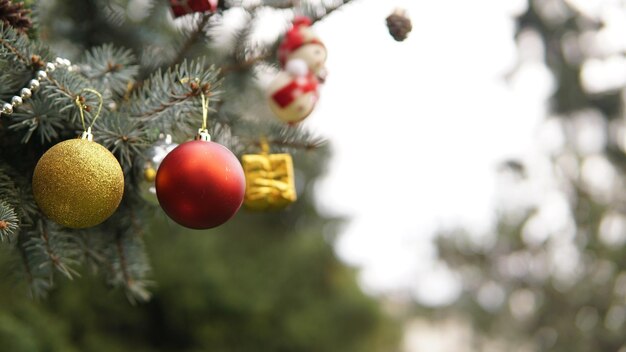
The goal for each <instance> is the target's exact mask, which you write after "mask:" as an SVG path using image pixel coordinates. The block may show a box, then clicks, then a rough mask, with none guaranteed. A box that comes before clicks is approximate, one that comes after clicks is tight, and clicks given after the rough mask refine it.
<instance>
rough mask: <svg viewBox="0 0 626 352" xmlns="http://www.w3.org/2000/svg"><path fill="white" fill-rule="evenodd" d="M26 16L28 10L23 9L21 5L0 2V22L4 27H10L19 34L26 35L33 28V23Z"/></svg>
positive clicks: (9, 1) (9, 0) (19, 3)
mask: <svg viewBox="0 0 626 352" xmlns="http://www.w3.org/2000/svg"><path fill="white" fill-rule="evenodd" d="M28 15H30V10H29V9H25V8H24V4H23V3H21V2H15V3H14V2H13V1H11V0H0V21H2V22H3V23H4V24H5V25H8V26H11V27H13V28H15V29H16V30H18V31H19V32H22V33H26V32H27V31H28V30H29V29H30V28H31V27H32V26H33V22H32V21H31V19H30V17H28Z"/></svg>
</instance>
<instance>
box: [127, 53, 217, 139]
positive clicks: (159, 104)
mask: <svg viewBox="0 0 626 352" xmlns="http://www.w3.org/2000/svg"><path fill="white" fill-rule="evenodd" d="M220 83H221V82H220V80H219V78H218V70H216V69H215V68H214V67H213V66H211V67H210V68H208V69H205V64H204V62H203V60H200V61H197V62H193V61H192V62H189V63H188V62H186V61H184V62H183V63H182V64H181V65H178V66H176V67H174V68H170V69H169V70H168V71H167V72H166V73H165V74H163V73H161V72H160V71H157V72H156V73H155V74H154V75H152V76H151V77H150V78H149V79H148V80H147V81H145V82H144V84H143V85H142V87H141V88H140V89H139V90H137V91H135V92H134V93H133V95H132V96H131V99H130V101H129V103H128V104H127V105H123V106H121V107H120V111H121V112H128V113H129V114H130V115H131V118H134V119H138V120H139V121H140V122H142V123H144V124H145V125H146V126H148V127H149V128H156V129H158V130H160V131H172V130H177V131H179V132H180V133H181V134H186V135H193V134H194V133H195V131H197V128H198V127H199V126H200V123H201V116H202V114H201V104H199V102H200V99H199V98H198V97H199V96H200V95H201V94H204V95H206V96H209V97H210V98H211V100H214V99H216V98H217V96H218V95H219V93H220V92H219V91H218V90H217V89H218V87H219V85H220Z"/></svg>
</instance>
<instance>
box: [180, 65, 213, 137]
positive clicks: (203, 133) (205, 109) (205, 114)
mask: <svg viewBox="0 0 626 352" xmlns="http://www.w3.org/2000/svg"><path fill="white" fill-rule="evenodd" d="M190 80H191V79H190V78H188V77H185V78H182V79H181V80H180V83H187V82H189V81H190ZM193 81H194V82H196V84H198V85H199V84H200V79H198V78H197V77H196V78H194V79H193ZM199 89H200V98H202V127H201V128H200V129H199V130H198V135H197V136H196V140H197V141H205V142H210V141H211V135H210V134H209V130H208V128H207V121H208V118H209V97H208V95H207V96H205V94H204V92H203V91H202V87H200V88H199Z"/></svg>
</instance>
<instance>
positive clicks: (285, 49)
mask: <svg viewBox="0 0 626 352" xmlns="http://www.w3.org/2000/svg"><path fill="white" fill-rule="evenodd" d="M311 24H312V22H311V20H310V19H309V18H308V17H296V18H295V19H294V20H293V26H292V27H291V29H289V30H288V31H287V33H286V34H285V38H284V39H283V41H282V42H281V44H280V46H279V48H278V59H279V60H280V64H281V66H282V67H285V66H286V64H287V63H288V62H289V61H291V60H294V59H300V60H304V62H306V64H307V66H308V67H309V70H310V71H311V72H312V73H313V74H315V75H316V76H317V78H318V79H319V80H320V81H322V82H323V81H324V79H325V78H326V66H325V65H326V57H327V55H328V53H327V51H326V46H324V44H323V43H322V41H321V40H320V39H319V37H318V36H317V35H316V34H315V32H313V30H312V29H311Z"/></svg>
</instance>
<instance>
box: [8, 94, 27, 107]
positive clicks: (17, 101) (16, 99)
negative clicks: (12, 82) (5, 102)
mask: <svg viewBox="0 0 626 352" xmlns="http://www.w3.org/2000/svg"><path fill="white" fill-rule="evenodd" d="M22 103H24V101H23V100H22V98H20V97H18V96H17V95H16V96H14V97H13V98H11V105H13V107H18V106H20V105H22Z"/></svg>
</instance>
